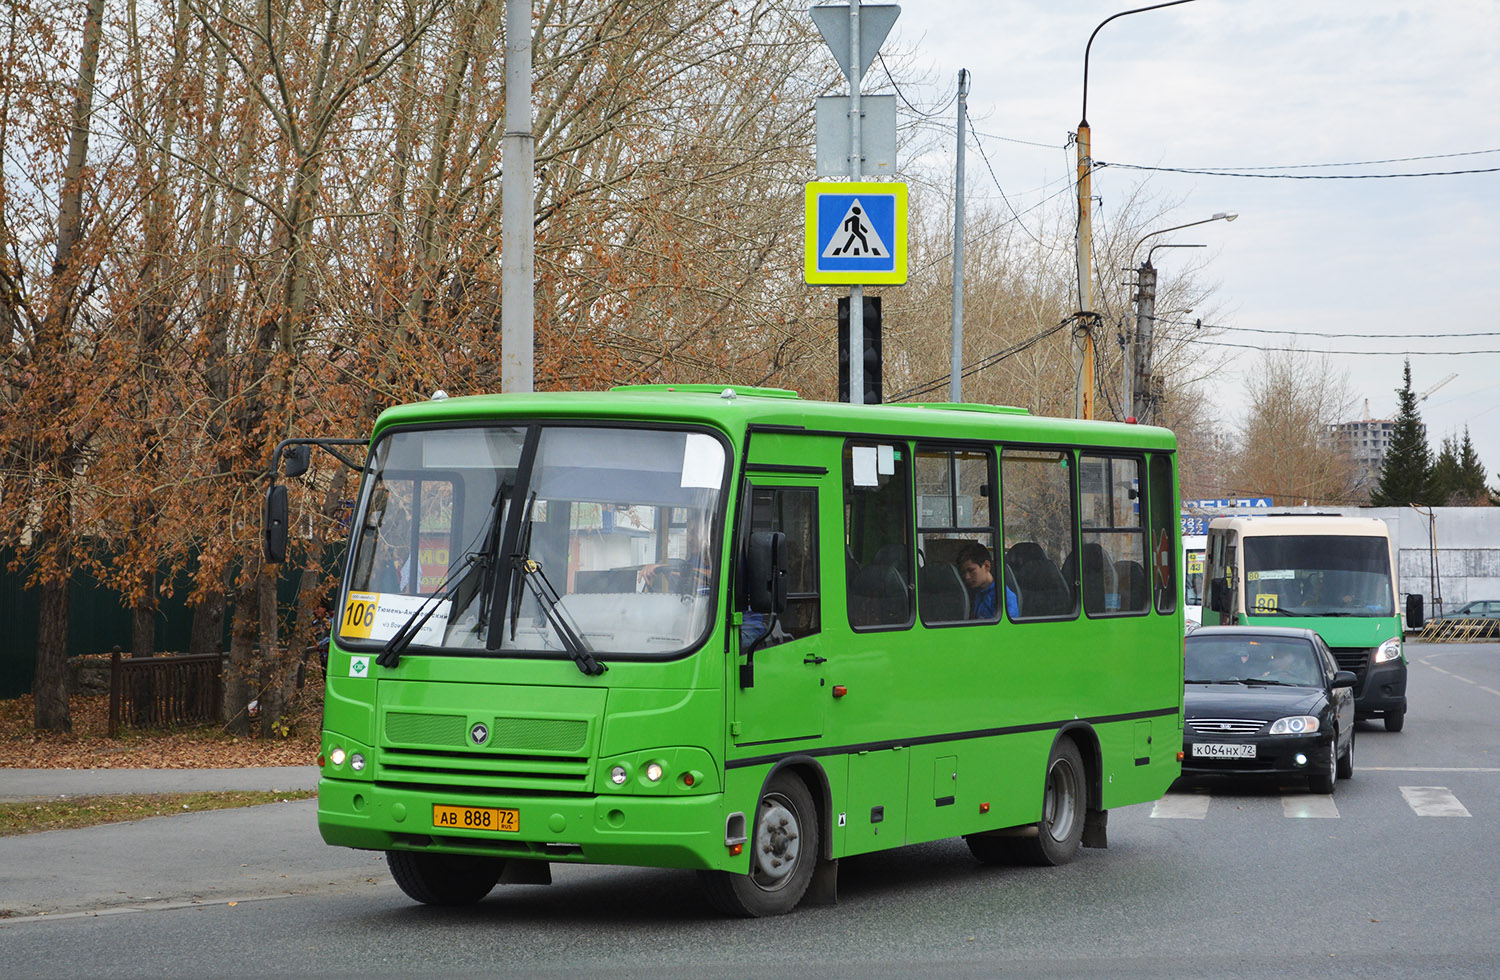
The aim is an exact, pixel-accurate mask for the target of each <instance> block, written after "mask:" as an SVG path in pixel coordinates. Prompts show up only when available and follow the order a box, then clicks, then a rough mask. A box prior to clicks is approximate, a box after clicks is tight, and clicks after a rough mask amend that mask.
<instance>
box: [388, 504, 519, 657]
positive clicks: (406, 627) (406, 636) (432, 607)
mask: <svg viewBox="0 0 1500 980" xmlns="http://www.w3.org/2000/svg"><path fill="white" fill-rule="evenodd" d="M509 491H510V487H509V486H508V485H507V484H504V483H502V484H500V485H499V486H498V487H496V488H495V496H494V497H493V498H491V507H492V508H493V509H492V510H491V511H490V517H489V523H488V524H487V525H485V529H484V544H483V546H482V547H481V548H480V549H479V550H478V551H470V552H469V553H468V554H466V555H464V561H463V563H462V564H461V565H459V566H458V567H457V568H454V569H453V570H452V571H451V572H449V573H448V577H447V578H446V579H444V580H443V584H442V585H441V586H439V587H438V590H437V591H436V592H434V593H433V594H432V595H430V596H428V597H427V598H426V599H423V600H422V604H421V605H419V606H418V607H417V608H416V609H415V610H414V611H413V612H412V614H411V615H410V616H408V617H406V622H404V623H402V624H401V628H400V629H398V630H396V632H395V633H393V634H392V635H391V638H390V639H389V640H386V641H385V648H384V649H383V650H381V652H380V656H378V657H376V658H375V662H376V663H377V664H379V665H380V666H382V667H394V666H396V665H397V664H399V663H400V662H401V654H402V652H403V651H405V650H406V648H407V647H409V646H411V641H412V640H413V639H415V638H416V635H417V634H418V633H420V632H421V631H422V627H423V626H426V625H427V621H428V620H429V619H431V618H432V614H433V613H435V612H437V610H438V606H440V605H441V604H442V603H443V601H444V600H445V599H449V598H451V597H452V596H453V594H454V593H455V592H457V591H458V589H459V587H460V586H462V585H463V584H464V582H465V581H467V580H468V577H469V572H470V571H472V570H473V569H474V568H475V567H476V566H477V567H479V568H482V569H484V578H483V580H482V581H481V583H480V605H479V619H480V621H481V623H482V622H483V621H484V620H486V619H487V618H488V615H489V593H490V592H491V591H492V588H491V587H490V586H491V583H492V581H493V578H494V574H495V566H496V565H497V564H498V562H497V561H496V557H497V556H496V552H497V551H498V550H499V536H500V507H501V504H502V502H503V501H504V500H505V496H506V494H507V493H509ZM481 631H482V627H481Z"/></svg>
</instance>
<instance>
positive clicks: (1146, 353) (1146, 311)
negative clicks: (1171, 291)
mask: <svg viewBox="0 0 1500 980" xmlns="http://www.w3.org/2000/svg"><path fill="white" fill-rule="evenodd" d="M1155 326H1156V268H1155V267H1154V266H1153V265H1152V264H1151V259H1150V258H1149V257H1148V258H1147V259H1146V261H1144V262H1142V263H1141V267H1140V268H1139V269H1137V270H1136V281H1135V345H1134V346H1135V351H1134V354H1135V356H1134V358H1133V360H1134V362H1135V370H1134V372H1133V374H1134V378H1133V379H1132V382H1131V386H1130V388H1131V401H1130V414H1131V415H1134V416H1135V420H1136V421H1137V422H1139V423H1141V424H1142V425H1145V424H1147V423H1148V421H1149V422H1154V421H1155V417H1156V399H1155V391H1154V390H1153V389H1152V386H1151V343H1152V331H1153V330H1154V329H1155Z"/></svg>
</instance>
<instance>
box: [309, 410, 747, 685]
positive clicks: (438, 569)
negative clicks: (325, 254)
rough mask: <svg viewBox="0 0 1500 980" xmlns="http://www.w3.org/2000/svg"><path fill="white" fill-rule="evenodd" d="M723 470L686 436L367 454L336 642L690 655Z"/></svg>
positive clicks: (517, 430) (443, 444)
mask: <svg viewBox="0 0 1500 980" xmlns="http://www.w3.org/2000/svg"><path fill="white" fill-rule="evenodd" d="M726 459H727V457H726V454H725V451H724V448H723V445H722V443H720V441H719V440H718V439H716V438H715V437H713V436H711V435H709V434H707V433H706V432H695V431H687V430H670V429H641V428H627V427H603V426H600V427H590V426H586V425H577V426H573V425H548V426H536V427H528V426H524V425H518V426H490V427H477V426H475V427H464V428H442V429H401V430H396V431H394V432H391V433H390V434H388V435H385V436H383V437H382V438H381V439H380V440H379V441H378V442H377V443H376V444H375V446H374V448H373V450H372V452H371V454H370V462H369V475H368V478H367V479H366V481H365V487H364V491H363V493H362V496H361V499H360V502H359V507H358V510H357V518H356V521H355V527H354V534H353V540H352V542H351V554H352V555H353V556H354V557H353V562H352V564H351V567H350V570H349V577H348V590H347V594H346V596H345V601H344V604H343V614H342V616H341V618H340V625H339V640H340V644H341V645H345V646H349V647H352V648H358V647H360V646H361V645H363V644H372V645H378V644H381V643H384V642H385V641H387V640H389V639H391V637H393V636H396V635H397V633H398V632H400V631H402V630H403V628H406V629H407V631H408V632H409V631H411V630H412V629H415V634H414V636H413V638H412V640H411V644H410V648H411V649H412V650H413V651H425V652H436V651H440V650H443V649H453V650H465V651H491V652H499V651H506V652H532V653H563V652H573V653H576V648H577V647H578V646H582V647H583V648H584V649H585V650H587V651H588V652H590V653H598V654H609V655H616V656H619V655H623V656H632V655H637V656H656V655H669V654H673V653H680V652H683V651H685V650H687V649H689V648H691V647H693V646H695V645H696V644H697V643H698V642H700V641H701V639H702V638H703V636H704V635H706V633H707V630H708V626H709V623H710V619H711V615H710V614H711V612H712V609H713V601H712V595H713V592H714V585H715V579H714V572H715V570H716V569H717V568H718V565H719V550H718V546H717V539H718V537H720V536H721V535H718V534H716V533H715V529H716V528H718V527H720V526H721V524H720V511H721V497H722V489H723V484H724V480H725V476H724V473H725V462H726ZM423 617H425V621H424V619H423ZM418 626H420V628H417V627H418ZM569 633H571V634H572V635H571V636H569V635H567V634H569Z"/></svg>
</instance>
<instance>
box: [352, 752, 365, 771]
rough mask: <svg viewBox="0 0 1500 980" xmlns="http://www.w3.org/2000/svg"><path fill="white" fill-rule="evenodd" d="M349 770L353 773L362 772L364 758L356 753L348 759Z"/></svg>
mask: <svg viewBox="0 0 1500 980" xmlns="http://www.w3.org/2000/svg"><path fill="white" fill-rule="evenodd" d="M349 768H350V769H353V770H354V771H355V772H363V771H364V768H365V757H364V756H362V755H360V754H359V753H358V752H356V753H354V754H353V755H351V756H350V757H349Z"/></svg>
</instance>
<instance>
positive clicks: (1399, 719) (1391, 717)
mask: <svg viewBox="0 0 1500 980" xmlns="http://www.w3.org/2000/svg"><path fill="white" fill-rule="evenodd" d="M1405 727H1406V709H1405V708H1402V709H1401V710H1400V711H1387V712H1386V713H1385V730H1386V731H1388V732H1399V731H1400V730H1401V729H1403V728H1405Z"/></svg>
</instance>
